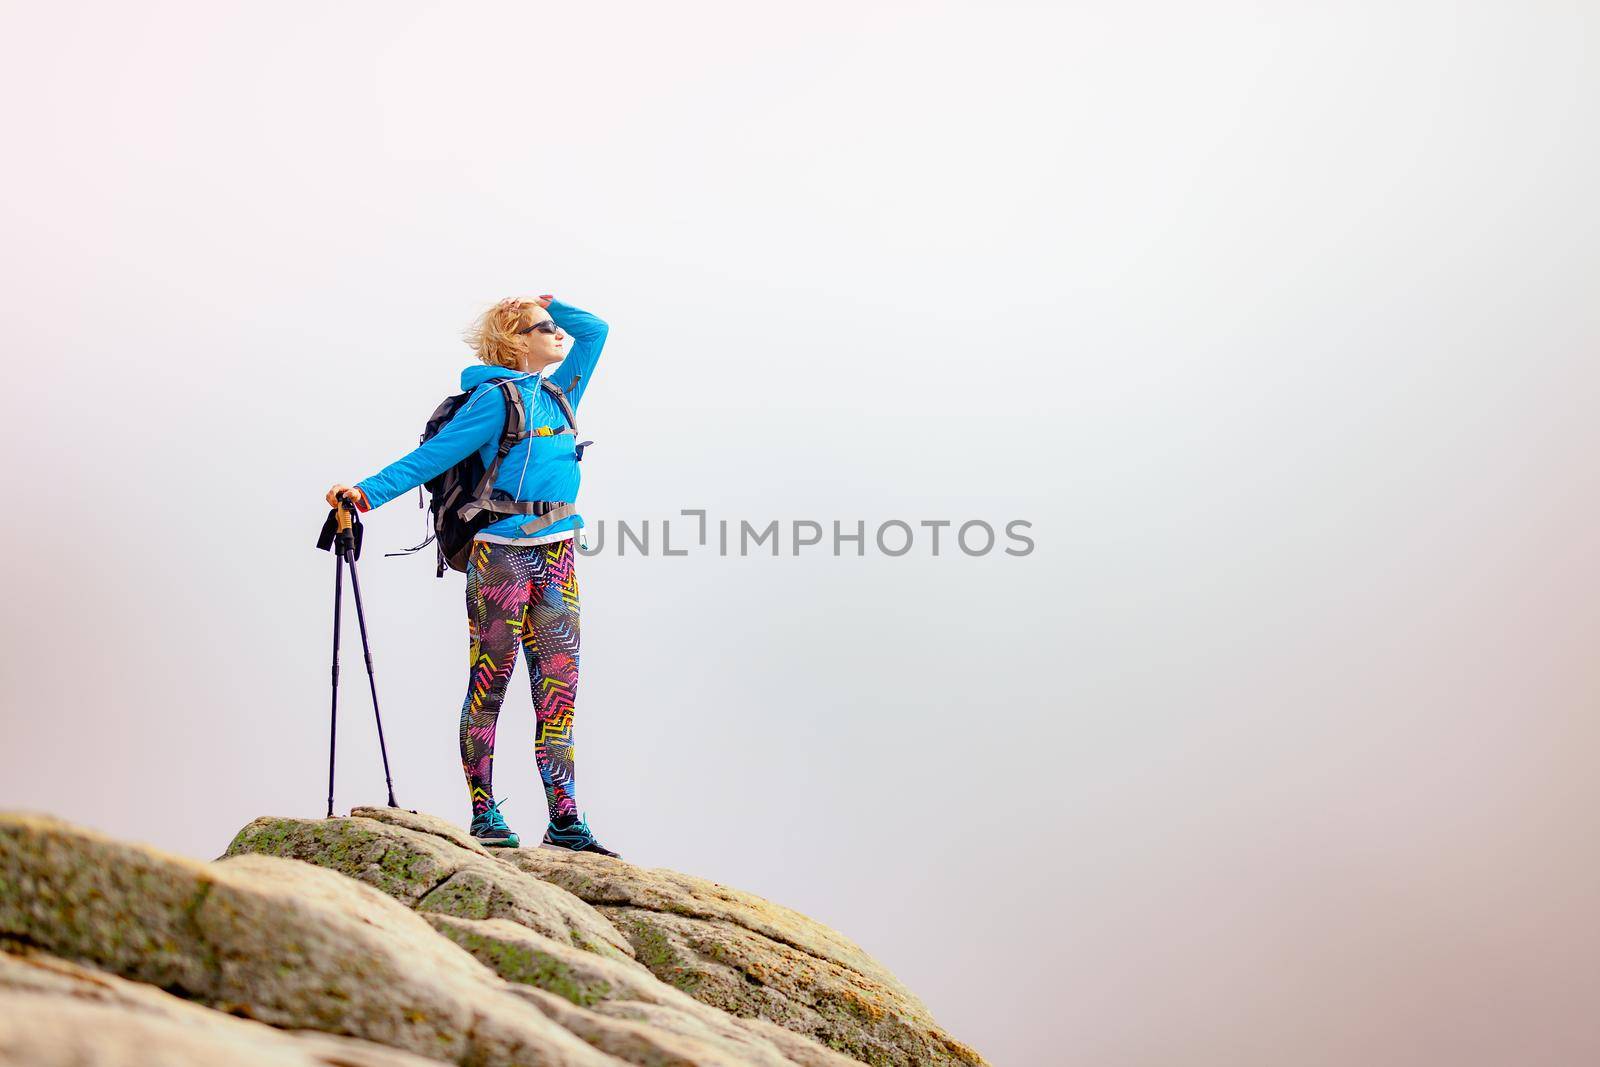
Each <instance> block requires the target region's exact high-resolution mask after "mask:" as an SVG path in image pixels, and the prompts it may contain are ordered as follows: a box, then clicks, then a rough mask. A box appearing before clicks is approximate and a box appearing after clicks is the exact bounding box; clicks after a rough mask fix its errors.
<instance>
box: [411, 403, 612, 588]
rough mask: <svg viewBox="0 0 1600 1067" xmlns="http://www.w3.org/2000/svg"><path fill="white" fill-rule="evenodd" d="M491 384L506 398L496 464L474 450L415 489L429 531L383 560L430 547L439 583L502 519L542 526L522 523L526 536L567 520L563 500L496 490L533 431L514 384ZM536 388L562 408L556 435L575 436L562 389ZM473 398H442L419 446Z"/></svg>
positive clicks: (569, 507) (463, 565)
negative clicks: (510, 458)
mask: <svg viewBox="0 0 1600 1067" xmlns="http://www.w3.org/2000/svg"><path fill="white" fill-rule="evenodd" d="M490 381H491V382H492V383H493V384H494V385H495V386H496V387H497V388H499V389H501V390H502V391H503V392H504V393H505V399H506V423H505V428H504V429H503V430H501V432H500V445H499V448H498V449H497V450H496V452H495V457H494V460H493V461H492V462H491V463H490V464H489V466H488V468H487V469H485V467H484V465H483V460H482V459H481V458H479V455H478V450H476V449H475V450H474V451H473V452H472V453H471V454H470V455H468V456H467V458H466V459H463V460H462V461H461V462H460V463H457V464H456V465H455V466H453V467H450V468H449V469H447V470H445V471H443V472H442V473H440V474H439V475H437V476H436V477H434V478H431V479H429V480H428V481H427V482H425V483H423V486H419V487H418V489H417V495H418V505H419V506H421V494H422V488H423V487H426V488H427V490H428V493H429V494H430V496H431V498H432V499H431V502H430V503H429V505H428V512H429V519H430V523H429V525H430V526H431V528H432V530H433V532H432V533H430V534H429V535H428V537H427V539H426V540H424V541H423V542H422V543H421V544H420V545H417V546H415V547H413V548H408V549H406V550H404V551H403V552H386V553H384V554H385V555H386V556H404V555H409V554H410V553H412V552H417V551H420V550H421V549H424V548H426V547H427V546H428V545H429V544H430V543H432V544H434V545H435V546H436V549H437V552H438V557H439V560H438V570H437V572H436V575H435V576H436V577H439V578H443V577H444V571H445V568H446V567H449V568H450V569H451V570H457V571H462V572H465V571H466V569H467V555H468V552H469V551H470V550H471V548H472V539H473V538H474V537H476V536H477V535H478V532H479V531H480V530H482V529H484V528H485V527H487V526H489V525H490V524H492V523H494V522H495V521H496V520H498V519H501V518H503V517H505V516H506V515H533V516H538V517H539V518H540V519H542V521H540V522H537V523H534V522H530V523H527V524H525V525H524V526H523V527H522V529H523V532H524V533H529V534H534V533H538V532H539V531H540V530H543V529H546V528H548V527H550V526H553V525H555V524H556V523H557V522H559V521H560V520H561V519H564V518H566V517H567V516H569V515H571V514H572V513H573V512H574V511H575V510H576V508H575V506H574V504H573V502H572V501H567V500H514V499H512V497H511V494H509V493H507V492H505V491H504V490H502V489H495V488H494V482H495V476H496V475H497V474H499V472H500V463H501V461H503V460H504V459H505V458H506V456H507V454H509V453H510V451H511V449H512V448H513V447H515V446H516V444H517V442H518V441H521V440H522V439H523V438H526V437H533V436H535V434H534V433H533V431H531V430H528V429H527V428H526V423H527V412H526V411H524V410H523V406H522V393H521V392H520V391H519V390H518V389H517V386H516V379H513V378H492V379H490ZM539 384H540V385H541V386H543V388H544V391H545V392H547V393H549V394H550V396H551V397H552V398H553V399H554V400H555V402H556V404H557V405H558V406H559V407H560V408H561V415H562V417H563V418H565V419H566V420H567V427H566V429H564V430H560V431H558V432H557V434H556V436H559V435H560V434H569V433H570V434H572V435H573V436H577V432H578V420H577V417H576V416H574V415H573V413H572V405H571V403H569V402H568V400H567V396H566V394H565V393H563V392H562V391H561V388H560V386H558V385H556V384H555V383H554V382H552V381H550V380H549V379H548V378H541V379H539ZM471 396H472V392H471V391H468V392H465V393H457V394H455V395H454V396H448V397H445V398H444V400H442V401H440V403H439V406H438V407H436V408H434V409H433V414H432V415H430V416H428V422H427V425H425V426H424V427H423V428H422V437H421V438H420V440H421V441H427V440H429V439H430V438H432V437H433V436H434V435H436V434H437V433H438V432H439V431H440V430H442V429H443V428H444V426H445V424H446V423H448V422H449V421H450V420H451V419H452V418H453V417H454V416H455V414H456V412H458V411H460V410H461V408H462V406H463V405H464V404H466V402H467V400H468V399H469V398H470V397H471ZM593 443H594V442H593V441H580V442H578V444H577V446H576V451H577V457H578V461H579V462H582V461H583V450H584V449H585V448H586V447H588V446H589V445H591V444H593Z"/></svg>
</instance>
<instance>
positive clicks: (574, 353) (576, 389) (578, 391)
mask: <svg viewBox="0 0 1600 1067" xmlns="http://www.w3.org/2000/svg"><path fill="white" fill-rule="evenodd" d="M545 310H547V311H549V312H550V317H551V318H552V319H555V320H556V325H557V326H559V327H561V328H562V329H563V330H565V331H566V332H567V335H568V336H569V337H571V338H572V348H571V350H569V351H568V352H567V358H566V359H564V360H562V361H561V365H560V366H559V367H557V368H556V369H555V370H554V371H552V372H550V374H549V375H548V376H547V377H549V379H550V380H551V381H552V382H554V383H555V384H556V386H557V387H558V388H560V390H561V391H562V392H563V393H566V394H567V399H568V400H570V401H571V402H572V407H573V409H574V410H576V409H577V407H578V401H579V400H581V399H582V398H583V391H584V390H585V389H586V388H588V386H589V379H590V378H591V377H592V376H593V375H594V365H595V363H597V362H598V361H599V359H600V349H602V348H604V347H605V343H606V332H607V330H609V329H610V327H608V326H607V325H606V324H605V321H604V320H603V319H599V318H596V317H595V316H594V315H591V314H589V313H588V312H587V311H584V310H583V309H582V308H575V307H573V306H572V305H571V304H563V303H562V302H561V301H559V300H557V299H555V298H554V297H552V298H551V299H550V302H549V303H548V304H546V305H545Z"/></svg>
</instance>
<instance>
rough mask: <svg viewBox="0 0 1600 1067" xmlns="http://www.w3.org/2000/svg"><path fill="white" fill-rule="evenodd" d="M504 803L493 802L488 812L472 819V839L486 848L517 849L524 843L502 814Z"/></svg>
mask: <svg viewBox="0 0 1600 1067" xmlns="http://www.w3.org/2000/svg"><path fill="white" fill-rule="evenodd" d="M503 803H505V801H503V800H496V801H492V802H491V803H490V804H489V807H488V809H487V810H486V811H481V812H479V813H478V814H476V815H474V816H473V817H472V829H471V831H470V832H471V834H472V839H473V840H474V841H476V842H477V843H478V844H480V845H482V846H484V847H485V848H516V847H517V846H518V845H519V844H521V843H522V842H521V839H520V838H518V837H517V835H516V834H515V833H514V832H512V829H511V827H509V826H507V825H506V820H505V818H504V817H503V816H501V814H500V805H501V804H503Z"/></svg>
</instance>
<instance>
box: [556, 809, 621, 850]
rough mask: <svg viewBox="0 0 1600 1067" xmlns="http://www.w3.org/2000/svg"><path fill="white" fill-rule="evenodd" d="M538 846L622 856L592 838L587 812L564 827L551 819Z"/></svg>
mask: <svg viewBox="0 0 1600 1067" xmlns="http://www.w3.org/2000/svg"><path fill="white" fill-rule="evenodd" d="M539 847H540V848H553V849H558V850H562V851H566V852H598V853H599V854H600V855H602V856H615V857H617V859H621V858H622V854H621V853H620V852H612V851H611V850H610V849H609V848H606V847H605V846H604V845H602V844H601V843H600V842H598V841H596V840H595V839H594V834H592V833H590V832H589V817H588V813H587V812H585V813H584V817H583V818H581V819H577V820H575V821H574V822H573V823H572V824H571V825H570V826H567V827H565V828H563V827H560V826H557V825H556V824H555V823H554V822H553V821H552V822H551V823H550V825H549V826H547V827H545V831H544V840H543V841H541V842H539Z"/></svg>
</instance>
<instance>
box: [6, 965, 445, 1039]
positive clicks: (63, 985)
mask: <svg viewBox="0 0 1600 1067" xmlns="http://www.w3.org/2000/svg"><path fill="white" fill-rule="evenodd" d="M79 1007H87V1008H91V1009H93V1010H90V1011H77V1010H75V1009H77V1008H79ZM129 1018H132V1019H133V1020H135V1022H134V1023H133V1024H131V1025H130V1024H128V1023H127V1022H126V1020H128V1019H129ZM22 1019H27V1021H28V1022H27V1025H26V1026H25V1027H24V1026H21V1025H9V1026H8V1022H7V1021H8V1020H10V1021H11V1022H12V1023H13V1024H16V1023H18V1021H20V1020H22ZM141 1024H142V1025H141ZM208 1030H209V1031H211V1033H212V1034H213V1035H214V1036H213V1037H212V1038H211V1039H209V1040H205V1039H202V1040H198V1041H194V1042H191V1041H189V1040H187V1037H188V1035H192V1034H195V1033H196V1032H197V1031H208ZM153 1046H159V1047H160V1048H161V1049H162V1051H163V1054H164V1055H165V1056H166V1057H167V1058H166V1059H165V1060H164V1061H163V1062H172V1063H185V1064H187V1063H195V1064H214V1063H230V1064H231V1063H238V1064H245V1065H248V1064H254V1063H257V1062H261V1063H280V1062H281V1063H294V1064H305V1065H312V1064H319V1065H320V1064H328V1065H334V1067H427V1065H428V1064H434V1065H437V1064H438V1061H437V1060H429V1059H423V1058H422V1057H421V1056H413V1055H410V1054H409V1053H405V1052H400V1051H398V1050H395V1049H390V1048H384V1047H383V1046H382V1045H374V1044H371V1043H370V1042H366V1041H358V1040H356V1039H354V1038H348V1037H334V1036H333V1035H330V1034H318V1033H312V1032H310V1031H282V1030H275V1029H273V1028H272V1027H270V1026H266V1025H264V1024H262V1023H257V1022H250V1021H247V1020H245V1019H236V1018H234V1017H233V1016H231V1015H224V1014H222V1013H221V1012H219V1011H210V1010H208V1009H206V1008H202V1007H199V1006H198V1005H195V1004H191V1003H189V1002H188V1001H186V1000H182V999H180V998H178V997H175V996H173V995H172V994H170V993H165V992H163V991H161V990H159V989H157V988H155V987H154V986H148V985H143V984H141V983H139V982H130V981H127V980H126V979H122V978H118V977H116V976H115V975H110V974H106V973H104V972H102V971H96V970H94V969H93V968H90V967H82V966H79V965H78V964H74V963H69V962H68V961H66V960H62V959H57V958H55V957H53V956H47V955H44V954H43V953H40V952H37V951H36V950H23V951H22V954H20V955H18V954H12V953H8V952H0V1065H8V1064H11V1063H19V1064H20V1063H28V1064H54V1063H60V1064H74V1065H78V1064H114V1063H130V1062H139V1063H144V1062H148V1060H147V1059H146V1058H145V1055H146V1050H148V1049H149V1048H151V1047H153ZM184 1049H192V1051H193V1053H194V1054H193V1055H188V1054H185V1053H184V1052H183V1050H184Z"/></svg>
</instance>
